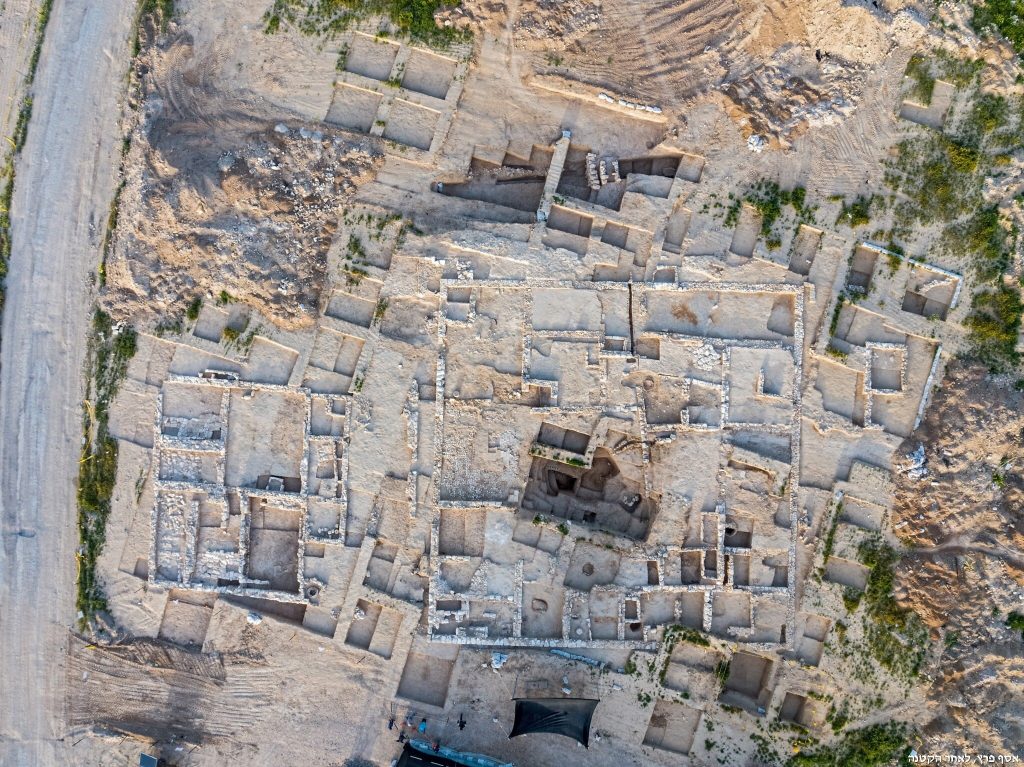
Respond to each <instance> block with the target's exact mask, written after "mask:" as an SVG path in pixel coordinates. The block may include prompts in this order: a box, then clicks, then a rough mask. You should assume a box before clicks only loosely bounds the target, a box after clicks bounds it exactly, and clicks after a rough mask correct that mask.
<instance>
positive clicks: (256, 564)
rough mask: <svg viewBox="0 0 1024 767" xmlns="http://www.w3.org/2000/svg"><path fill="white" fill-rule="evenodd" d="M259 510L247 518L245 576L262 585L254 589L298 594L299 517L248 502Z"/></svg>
mask: <svg viewBox="0 0 1024 767" xmlns="http://www.w3.org/2000/svg"><path fill="white" fill-rule="evenodd" d="M250 503H252V504H254V505H255V504H257V503H259V505H258V506H256V508H255V509H254V510H253V512H252V513H251V515H250V526H249V550H248V567H247V572H246V575H247V576H248V577H249V578H251V579H253V580H257V581H262V582H263V583H261V584H254V587H255V588H265V589H272V590H274V591H283V592H286V593H289V594H295V593H298V591H299V582H298V568H299V561H298V557H299V525H300V518H301V517H300V513H299V512H298V511H297V510H292V509H280V508H275V507H273V506H270V505H264V504H263V503H260V502H259V501H258V499H250Z"/></svg>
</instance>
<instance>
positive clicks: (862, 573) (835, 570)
mask: <svg viewBox="0 0 1024 767" xmlns="http://www.w3.org/2000/svg"><path fill="white" fill-rule="evenodd" d="M870 572H871V571H870V570H869V569H868V568H867V567H865V566H864V565H862V564H861V563H860V562H855V561H854V560H852V559H843V558H842V557H829V560H828V563H827V564H826V565H825V580H827V581H831V582H832V583H838V584H839V585H841V586H846V587H848V588H851V589H856V590H857V591H863V590H864V587H865V586H867V583H868V575H869V573H870Z"/></svg>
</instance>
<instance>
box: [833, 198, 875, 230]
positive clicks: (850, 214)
mask: <svg viewBox="0 0 1024 767" xmlns="http://www.w3.org/2000/svg"><path fill="white" fill-rule="evenodd" d="M874 199H875V197H874V195H871V196H869V197H864V196H863V195H861V196H859V197H857V199H855V200H854V201H853V202H851V203H846V202H844V203H843V208H842V210H840V211H839V215H838V216H837V217H836V224H846V225H847V226H848V227H850V228H854V227H858V226H861V225H863V224H867V223H869V222H870V221H871V203H872V202H874Z"/></svg>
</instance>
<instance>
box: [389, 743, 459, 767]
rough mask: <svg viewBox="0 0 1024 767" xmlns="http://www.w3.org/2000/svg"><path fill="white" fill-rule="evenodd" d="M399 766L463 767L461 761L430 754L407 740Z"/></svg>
mask: <svg viewBox="0 0 1024 767" xmlns="http://www.w3.org/2000/svg"><path fill="white" fill-rule="evenodd" d="M397 767H462V765H461V764H460V763H459V762H456V761H455V760H453V759H449V758H448V757H446V756H441V755H440V754H428V753H425V752H423V751H420V750H419V749H418V748H416V747H415V746H413V745H412V744H411V743H409V742H406V744H405V748H403V749H402V755H401V757H399V759H398V765H397Z"/></svg>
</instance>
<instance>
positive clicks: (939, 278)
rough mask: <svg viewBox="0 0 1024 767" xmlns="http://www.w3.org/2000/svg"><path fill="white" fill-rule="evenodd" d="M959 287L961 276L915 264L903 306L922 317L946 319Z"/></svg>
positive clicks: (904, 309) (908, 280) (904, 308)
mask: <svg viewBox="0 0 1024 767" xmlns="http://www.w3.org/2000/svg"><path fill="white" fill-rule="evenodd" d="M959 289H960V278H959V277H957V276H955V275H951V274H946V273H943V272H939V271H936V270H933V269H928V268H926V267H923V266H913V267H911V270H910V277H909V278H908V279H907V290H906V293H904V296H903V305H902V307H901V308H902V309H903V311H905V312H910V313H911V314H917V315H919V316H921V317H927V318H929V319H931V318H933V317H934V318H937V319H940V320H944V319H946V315H947V314H948V313H949V310H950V307H952V305H953V300H954V298H955V297H956V295H957V291H958V290H959Z"/></svg>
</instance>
